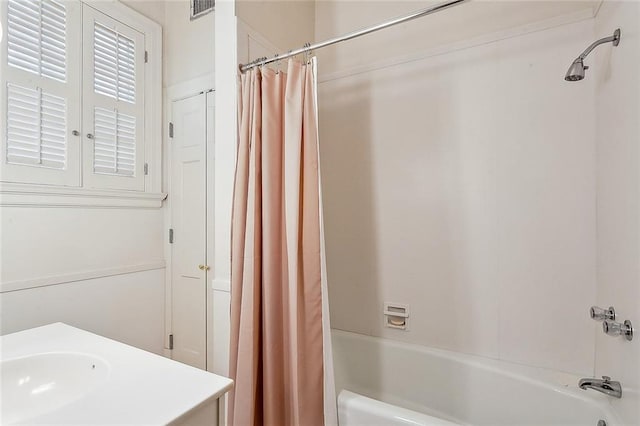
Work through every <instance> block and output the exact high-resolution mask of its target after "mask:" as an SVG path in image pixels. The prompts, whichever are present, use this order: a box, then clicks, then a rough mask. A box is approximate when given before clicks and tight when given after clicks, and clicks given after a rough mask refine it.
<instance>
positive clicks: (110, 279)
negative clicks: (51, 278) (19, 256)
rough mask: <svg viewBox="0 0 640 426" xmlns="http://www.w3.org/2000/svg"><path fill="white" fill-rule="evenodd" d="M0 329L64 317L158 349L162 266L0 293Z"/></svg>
mask: <svg viewBox="0 0 640 426" xmlns="http://www.w3.org/2000/svg"><path fill="white" fill-rule="evenodd" d="M0 309H2V326H1V329H0V334H6V333H11V332H13V331H19V330H25V329H28V328H32V327H38V326H41V325H45V324H50V323H52V322H58V321H60V322H64V323H66V324H69V325H72V326H74V327H79V328H82V329H84V330H88V331H91V332H93V333H97V334H100V335H102V336H106V337H109V338H111V339H115V340H118V341H121V342H124V343H127V344H130V345H133V346H136V347H139V348H141V349H145V350H148V351H151V352H155V353H158V354H162V348H163V333H164V270H163V269H153V270H148V271H142V272H137V273H128V274H121V275H114V276H107V277H100V278H95V279H88V280H81V281H75V282H67V283H63V284H59V285H50V286H44V287H37V288H32V289H28V290H19V291H10V292H6V293H0Z"/></svg>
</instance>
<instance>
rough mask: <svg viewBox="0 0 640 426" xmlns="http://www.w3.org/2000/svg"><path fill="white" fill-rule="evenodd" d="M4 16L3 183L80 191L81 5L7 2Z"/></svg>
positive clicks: (0, 6)
mask: <svg viewBox="0 0 640 426" xmlns="http://www.w3.org/2000/svg"><path fill="white" fill-rule="evenodd" d="M0 15H1V17H2V22H3V26H5V25H6V26H5V29H6V33H5V37H4V40H3V41H2V43H3V48H2V49H1V52H2V55H1V56H2V57H1V64H0V71H1V72H0V74H1V75H2V77H3V78H2V85H1V87H0V94H1V96H0V98H2V105H1V106H0V115H1V116H2V126H1V127H2V129H0V130H1V131H2V134H3V136H4V138H3V141H2V142H3V143H2V150H1V151H2V152H1V154H2V162H3V163H4V164H3V167H2V172H1V173H0V174H1V179H2V180H4V181H7V180H8V181H14V182H27V183H48V184H62V185H73V186H77V185H79V184H80V180H79V179H80V176H79V167H80V165H79V162H80V149H79V142H80V139H79V138H78V137H77V136H74V135H73V134H72V132H73V131H74V130H76V131H77V130H78V129H79V125H80V107H79V105H80V76H79V71H80V56H79V55H80V46H81V40H80V37H78V33H79V31H78V30H79V28H80V3H79V2H78V1H68V0H7V1H5V2H0ZM5 76H6V77H5ZM72 142H75V143H72ZM25 166H29V167H25Z"/></svg>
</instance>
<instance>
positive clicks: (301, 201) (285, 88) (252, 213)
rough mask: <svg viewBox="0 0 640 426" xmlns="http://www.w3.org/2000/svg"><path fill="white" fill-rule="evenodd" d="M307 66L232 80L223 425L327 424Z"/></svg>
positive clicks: (313, 84) (330, 389)
mask: <svg viewBox="0 0 640 426" xmlns="http://www.w3.org/2000/svg"><path fill="white" fill-rule="evenodd" d="M316 75H317V74H316V60H315V58H313V59H312V60H311V61H310V62H309V63H307V64H301V63H299V62H296V61H293V60H290V61H289V62H288V67H287V72H286V73H284V72H276V71H274V70H271V69H262V68H254V69H253V70H250V71H248V72H246V73H245V74H243V75H242V81H241V87H240V94H239V101H238V105H239V111H238V115H239V141H238V155H237V163H236V175H235V187H234V196H233V214H232V229H231V232H232V236H231V353H230V373H231V377H232V378H233V379H234V381H235V386H234V390H233V391H232V392H231V395H230V401H229V422H230V423H229V424H230V425H232V426H259V425H269V426H289V425H290V426H294V425H296V426H298V425H299V426H314V425H335V424H337V416H336V405H335V404H336V399H335V390H334V385H333V364H332V359H331V341H330V336H329V330H330V329H329V315H328V308H327V306H328V305H327V293H326V291H327V289H326V272H325V263H324V262H325V259H324V236H323V228H322V227H323V224H322V203H321V190H320V167H319V153H318V128H317V93H316V88H317V81H316Z"/></svg>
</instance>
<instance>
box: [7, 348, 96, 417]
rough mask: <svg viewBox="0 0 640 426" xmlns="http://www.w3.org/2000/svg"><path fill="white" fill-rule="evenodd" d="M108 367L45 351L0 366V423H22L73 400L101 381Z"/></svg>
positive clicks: (90, 359)
mask: <svg viewBox="0 0 640 426" xmlns="http://www.w3.org/2000/svg"><path fill="white" fill-rule="evenodd" d="M108 374H109V365H108V364H107V363H106V362H105V361H103V360H102V359H100V358H98V357H96V356H93V355H90V354H84V353H79V352H49V353H40V354H34V355H29V356H25V357H21V358H14V359H8V360H3V361H2V362H1V363H0V386H1V396H0V402H1V405H0V406H1V407H2V410H1V413H2V414H1V422H0V423H2V424H7V423H14V422H23V421H25V420H28V419H29V418H34V417H38V416H40V415H43V414H46V413H48V412H50V411H54V410H57V409H58V408H60V407H62V406H64V405H67V404H69V403H71V402H73V401H76V400H78V399H80V398H82V397H83V396H84V395H86V394H87V393H88V392H89V391H90V390H91V389H93V388H94V387H96V386H97V385H99V384H100V383H102V382H104V381H105V380H106V379H107V376H108Z"/></svg>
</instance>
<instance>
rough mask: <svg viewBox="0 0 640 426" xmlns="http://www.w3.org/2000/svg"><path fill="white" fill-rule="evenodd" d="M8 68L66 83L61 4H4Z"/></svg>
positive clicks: (25, 0)
mask: <svg viewBox="0 0 640 426" xmlns="http://www.w3.org/2000/svg"><path fill="white" fill-rule="evenodd" d="M8 8H9V12H8V29H7V38H8V51H9V52H8V57H9V65H10V66H13V67H16V68H20V69H22V70H25V71H29V72H32V73H34V74H37V75H41V76H43V77H49V78H52V79H55V80H58V81H62V82H64V81H66V65H67V61H66V28H67V16H66V7H65V5H64V3H61V2H58V1H53V0H9V1H8Z"/></svg>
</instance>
